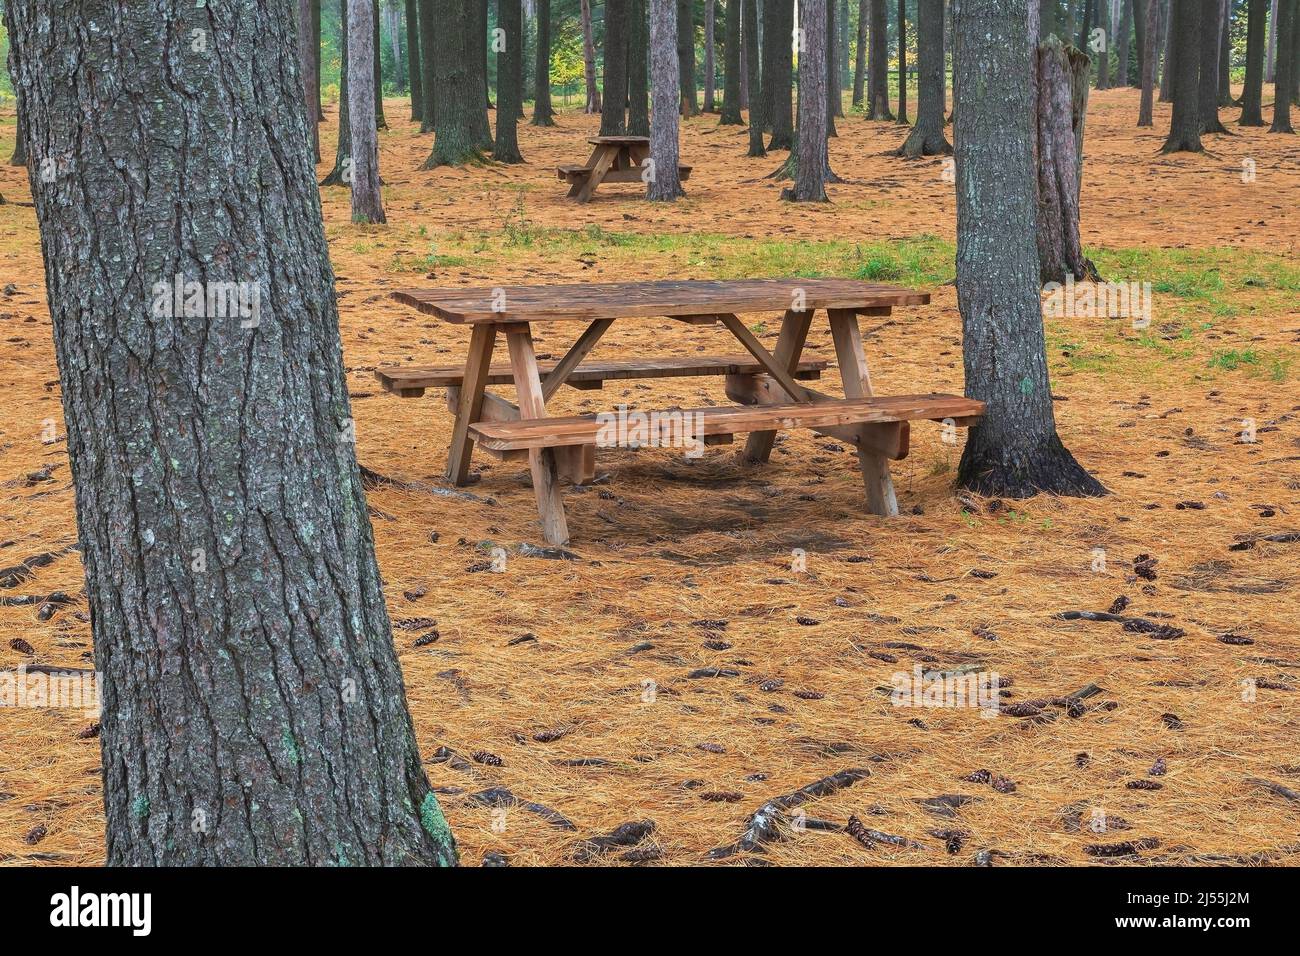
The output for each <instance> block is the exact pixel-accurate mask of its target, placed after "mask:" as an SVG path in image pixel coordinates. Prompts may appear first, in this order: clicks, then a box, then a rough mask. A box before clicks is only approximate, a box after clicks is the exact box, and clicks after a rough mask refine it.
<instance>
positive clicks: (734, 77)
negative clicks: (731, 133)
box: [718, 0, 745, 126]
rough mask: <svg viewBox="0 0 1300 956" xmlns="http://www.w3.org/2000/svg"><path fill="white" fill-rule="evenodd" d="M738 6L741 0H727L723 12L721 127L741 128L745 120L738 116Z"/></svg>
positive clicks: (739, 86) (739, 87)
mask: <svg viewBox="0 0 1300 956" xmlns="http://www.w3.org/2000/svg"><path fill="white" fill-rule="evenodd" d="M740 4H741V0H727V8H726V10H725V11H723V17H724V19H723V39H722V43H723V47H722V70H723V73H724V76H723V78H722V116H721V117H720V118H719V120H718V122H719V124H720V125H723V126H741V125H743V124H744V122H745V119H744V117H743V116H741V115H740V91H741V89H742V88H743V86H744V84H743V83H742V78H741V75H740V69H741V67H740V51H741V44H740Z"/></svg>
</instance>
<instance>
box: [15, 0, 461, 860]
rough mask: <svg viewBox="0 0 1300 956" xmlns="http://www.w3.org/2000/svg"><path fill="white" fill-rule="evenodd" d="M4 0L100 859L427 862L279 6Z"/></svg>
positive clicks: (431, 829)
mask: <svg viewBox="0 0 1300 956" xmlns="http://www.w3.org/2000/svg"><path fill="white" fill-rule="evenodd" d="M8 6H9V7H10V16H11V19H12V23H13V32H12V35H11V39H12V42H13V49H14V51H15V56H14V59H13V66H14V78H15V81H16V87H17V91H18V97H19V100H20V102H21V103H22V106H23V109H24V110H25V111H26V115H27V121H28V123H29V124H30V126H29V128H30V129H31V132H32V140H33V142H37V143H41V144H42V147H43V148H48V149H49V150H50V152H51V154H52V155H56V156H64V157H68V159H69V162H70V169H69V170H68V172H67V173H66V174H62V175H59V176H57V177H55V178H54V179H53V181H51V182H43V181H42V180H41V177H40V176H39V175H34V176H31V177H30V179H31V188H32V195H33V197H34V199H35V205H36V214H37V219H38V222H39V224H40V228H41V239H42V244H43V247H44V257H45V270H46V282H47V288H48V298H49V308H50V315H51V318H52V319H53V325H54V339H55V352H56V356H57V359H58V365H59V375H60V381H61V385H62V393H63V411H64V419H65V421H66V424H67V431H68V456H69V459H70V462H71V466H72V474H73V478H74V481H75V486H76V505H77V520H78V534H79V540H80V548H81V556H82V561H83V563H84V565H85V574H86V598H87V601H88V602H89V607H90V617H91V629H92V632H93V636H94V644H95V666H96V670H97V671H99V672H100V673H101V674H102V681H101V684H100V691H101V696H102V702H103V713H102V717H101V722H100V748H101V752H102V767H103V770H102V775H103V793H104V804H105V815H106V818H107V862H108V863H109V865H112V866H176V865H213V866H237V865H238V866H250V865H343V864H351V865H357V864H362V865H364V864H437V863H442V864H453V863H454V862H455V858H456V857H455V846H454V843H453V842H452V838H451V834H450V832H449V830H448V828H447V824H446V821H445V820H444V818H443V815H442V813H441V811H440V810H439V808H438V801H437V799H436V798H435V796H434V794H433V792H432V790H431V789H430V787H429V784H428V781H427V779H426V778H425V774H424V770H423V768H422V767H421V763H420V754H419V751H418V750H417V748H416V741H415V736H414V733H413V731H412V726H411V719H410V717H409V715H408V713H407V709H406V704H405V701H406V695H405V688H404V686H403V682H402V673H401V668H400V666H399V665H398V661H397V655H396V653H395V651H394V647H393V640H392V630H391V626H390V624H389V620H388V615H387V612H386V611H385V608H384V594H383V588H382V585H381V581H380V576H379V569H378V567H377V565H376V563H375V556H374V545H373V537H372V531H371V527H370V522H369V519H368V517H367V511H366V502H365V494H364V492H363V490H362V486H361V477H360V473H359V470H358V467H357V462H356V453H355V446H354V445H353V443H352V441H351V440H350V435H351V430H350V429H351V410H350V407H349V402H348V389H347V381H346V378H345V376H344V371H343V361H342V351H341V347H340V342H339V331H338V312H337V308H336V304H335V295H334V284H333V274H332V270H331V269H330V265H329V250H328V247H327V246H326V243H325V235H324V229H323V226H322V222H321V212H320V203H319V199H318V193H317V189H316V183H315V180H314V176H313V170H312V166H311V155H310V142H311V141H310V138H309V132H308V125H309V124H310V123H311V122H312V121H313V118H312V117H311V116H310V115H309V113H308V112H307V110H306V109H304V104H303V95H302V94H303V87H302V78H301V73H300V71H299V68H298V56H297V49H296V43H297V31H296V27H295V17H294V8H293V4H292V3H291V2H290V0H230V2H228V3H226V4H224V5H223V7H222V13H223V14H224V15H223V16H220V17H215V16H213V14H212V11H211V10H210V9H204V8H201V7H196V6H195V4H194V3H192V2H189V0H169V2H158V3H154V4H150V5H145V4H140V3H136V2H133V0H117V2H109V0H96V2H89V0H73V2H69V3H65V4H62V5H59V6H58V7H57V8H56V5H53V4H50V3H48V2H47V0H10V2H9V4H8ZM92 18H93V21H94V23H95V25H96V27H97V29H94V30H89V29H87V28H86V26H87V24H88V23H90V22H91V20H92ZM160 19H161V20H162V21H163V22H164V23H165V24H166V25H167V28H166V29H162V28H160V22H159V21H160ZM192 30H206V31H208V32H209V35H208V42H207V44H206V49H205V51H204V52H199V51H197V50H194V49H192V48H191V44H189V43H175V42H174V38H175V37H176V36H182V35H183V36H190V35H191V31H192ZM141 103H148V104H149V108H148V109H141V108H140V104H141ZM178 129H183V130H185V131H186V136H185V138H184V142H181V141H179V140H178V139H177V134H176V131H177V130H178ZM177 282H180V283H186V282H190V283H194V284H195V285H194V287H193V289H191V290H186V293H185V295H186V299H185V301H184V302H181V303H178V302H177V301H176V299H179V298H181V294H180V293H179V292H176V294H175V298H173V292H174V283H177ZM225 283H230V284H231V285H229V286H226V285H224V284H225ZM234 289H238V290H241V292H243V293H244V294H245V295H246V296H247V298H243V297H241V296H240V294H239V293H233V294H234V296H235V297H236V298H238V299H239V301H240V302H241V303H243V304H245V305H247V306H249V308H248V309H247V311H248V313H249V315H247V316H245V315H244V314H243V311H241V310H239V309H236V310H235V311H234V314H233V315H232V314H230V310H229V308H223V307H222V306H227V307H228V306H230V305H231V304H232V303H231V301H230V299H229V298H226V297H225V296H223V295H222V292H221V291H218V290H225V291H227V292H233V290H234ZM254 289H256V290H258V291H257V292H253V291H252V290H254ZM191 292H193V295H192V297H190V293H191ZM214 302H216V303H217V304H216V305H215V306H214V304H213V303H214ZM178 305H179V308H177V306H178ZM178 312H179V314H177V313H178ZM196 312H197V313H201V314H198V315H196V314H195V313H196Z"/></svg>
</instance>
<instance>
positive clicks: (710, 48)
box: [704, 0, 718, 113]
mask: <svg viewBox="0 0 1300 956" xmlns="http://www.w3.org/2000/svg"><path fill="white" fill-rule="evenodd" d="M716 55H717V51H716V49H715V48H714V36H713V0H704V112H706V113H714V112H717V107H716V105H715V104H714V102H713V94H714V84H715V82H716V77H715V71H716V70H717V66H718V64H717V62H716V60H715V57H716Z"/></svg>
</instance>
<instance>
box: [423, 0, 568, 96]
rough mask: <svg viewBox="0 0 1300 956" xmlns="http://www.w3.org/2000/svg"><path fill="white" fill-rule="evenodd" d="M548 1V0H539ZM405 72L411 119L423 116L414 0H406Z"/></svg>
mask: <svg viewBox="0 0 1300 956" xmlns="http://www.w3.org/2000/svg"><path fill="white" fill-rule="evenodd" d="M539 2H543V3H545V2H548V0H539ZM406 72H407V76H408V81H409V83H410V85H411V120H412V121H413V122H415V121H418V120H420V118H421V117H423V116H424V87H423V84H422V83H421V80H423V79H424V77H423V76H422V75H421V66H420V14H419V5H418V4H417V3H416V0H406Z"/></svg>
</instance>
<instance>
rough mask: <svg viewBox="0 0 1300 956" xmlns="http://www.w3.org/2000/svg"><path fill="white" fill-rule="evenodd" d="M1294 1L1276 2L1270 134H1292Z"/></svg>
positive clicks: (1295, 4) (1294, 62) (1282, 0)
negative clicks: (1275, 41)
mask: <svg viewBox="0 0 1300 956" xmlns="http://www.w3.org/2000/svg"><path fill="white" fill-rule="evenodd" d="M1296 7H1297V2H1296V0H1278V3H1277V63H1276V65H1275V66H1274V68H1273V125H1271V126H1270V127H1269V128H1268V131H1269V132H1270V133H1294V132H1295V130H1294V129H1292V127H1291V96H1290V93H1289V91H1290V89H1291V83H1292V80H1291V73H1292V71H1293V70H1294V69H1295V68H1296V56H1295V54H1296V51H1295V50H1294V49H1293V47H1292V40H1293V34H1294V33H1295V30H1294V29H1293V27H1292V18H1293V17H1294V16H1295V15H1296Z"/></svg>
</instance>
